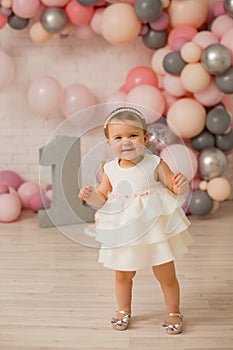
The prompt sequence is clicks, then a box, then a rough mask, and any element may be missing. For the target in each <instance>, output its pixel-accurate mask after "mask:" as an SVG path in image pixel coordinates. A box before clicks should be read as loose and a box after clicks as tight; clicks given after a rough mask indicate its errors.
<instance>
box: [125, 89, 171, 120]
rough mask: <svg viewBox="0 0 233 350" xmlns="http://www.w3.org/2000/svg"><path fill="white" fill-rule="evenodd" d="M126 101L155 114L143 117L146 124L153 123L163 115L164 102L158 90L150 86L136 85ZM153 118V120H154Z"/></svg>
mask: <svg viewBox="0 0 233 350" xmlns="http://www.w3.org/2000/svg"><path fill="white" fill-rule="evenodd" d="M126 101H127V102H128V103H133V104H137V105H139V106H140V105H141V106H143V107H144V108H147V109H149V110H152V111H154V112H155V114H154V113H152V114H151V116H150V114H148V116H145V118H146V121H147V123H153V122H154V121H155V120H157V119H159V117H160V116H161V115H162V114H163V112H164V110H165V100H164V97H163V94H162V93H161V91H160V90H159V89H157V88H156V87H154V86H151V85H138V86H136V87H135V88H133V89H132V90H131V91H130V92H129V93H128V95H127V99H126ZM154 118H155V119H154Z"/></svg>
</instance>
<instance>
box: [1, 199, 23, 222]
mask: <svg viewBox="0 0 233 350" xmlns="http://www.w3.org/2000/svg"><path fill="white" fill-rule="evenodd" d="M21 208H22V206H21V202H20V200H19V198H18V197H17V196H14V195H13V194H10V193H4V194H1V195H0V221H1V222H6V223H7V222H12V221H15V220H16V219H17V218H18V217H19V215H20V213H21Z"/></svg>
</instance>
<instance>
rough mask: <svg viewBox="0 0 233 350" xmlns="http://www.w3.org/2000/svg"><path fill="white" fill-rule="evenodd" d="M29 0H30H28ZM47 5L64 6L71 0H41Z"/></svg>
mask: <svg viewBox="0 0 233 350" xmlns="http://www.w3.org/2000/svg"><path fill="white" fill-rule="evenodd" d="M14 1H15V0H14ZM26 1H28V0H26ZM30 1H31V0H30ZM40 1H41V2H42V3H43V4H44V5H46V6H54V7H63V6H65V5H66V4H67V3H68V2H69V1H70V0H40Z"/></svg>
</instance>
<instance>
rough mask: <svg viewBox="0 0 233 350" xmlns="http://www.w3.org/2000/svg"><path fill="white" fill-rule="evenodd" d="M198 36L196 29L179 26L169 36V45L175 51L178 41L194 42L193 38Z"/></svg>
mask: <svg viewBox="0 0 233 350" xmlns="http://www.w3.org/2000/svg"><path fill="white" fill-rule="evenodd" d="M196 34H197V30H196V28H193V27H191V26H189V25H179V26H177V27H175V28H173V29H172V30H171V31H170V33H169V35H168V45H169V47H170V48H172V49H173V50H174V45H175V43H176V40H177V39H179V38H185V39H187V40H192V38H193V37H194V36H195V35H196Z"/></svg>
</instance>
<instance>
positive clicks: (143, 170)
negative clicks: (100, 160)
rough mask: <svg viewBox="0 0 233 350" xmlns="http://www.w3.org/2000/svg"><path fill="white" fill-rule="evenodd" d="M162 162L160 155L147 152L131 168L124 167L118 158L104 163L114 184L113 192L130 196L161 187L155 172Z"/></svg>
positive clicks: (107, 173) (106, 171)
mask: <svg viewBox="0 0 233 350" xmlns="http://www.w3.org/2000/svg"><path fill="white" fill-rule="evenodd" d="M159 163H160V157H158V156H156V155H152V154H147V153H146V154H145V155H144V157H143V159H142V160H141V162H139V163H138V164H137V165H135V166H133V167H131V168H122V167H121V166H120V165H119V160H118V158H115V159H113V160H111V161H110V162H108V163H106V164H105V165H104V171H105V173H106V175H107V176H108V178H109V181H110V183H111V185H112V193H115V194H117V195H118V196H120V197H121V196H130V195H132V194H133V195H134V194H142V193H145V192H150V191H151V190H152V189H153V190H154V189H156V188H157V187H160V186H161V185H160V183H159V182H157V181H155V178H154V172H155V170H156V168H157V167H158V165H159Z"/></svg>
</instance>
